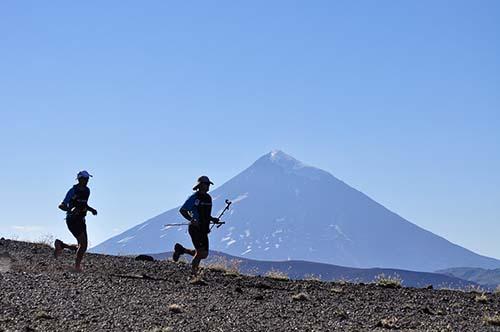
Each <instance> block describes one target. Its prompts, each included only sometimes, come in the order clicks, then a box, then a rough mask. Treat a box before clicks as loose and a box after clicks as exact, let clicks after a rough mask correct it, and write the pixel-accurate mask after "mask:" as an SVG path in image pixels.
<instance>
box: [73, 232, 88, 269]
mask: <svg viewBox="0 0 500 332" xmlns="http://www.w3.org/2000/svg"><path fill="white" fill-rule="evenodd" d="M77 240H78V250H77V251H76V259H75V270H76V271H82V259H83V255H84V254H85V252H86V251H87V245H88V241H87V231H84V232H82V234H80V236H78V237H77Z"/></svg>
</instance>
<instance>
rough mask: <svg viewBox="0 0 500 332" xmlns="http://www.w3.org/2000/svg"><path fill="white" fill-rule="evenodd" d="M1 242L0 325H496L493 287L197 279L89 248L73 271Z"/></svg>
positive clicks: (39, 250) (210, 275)
mask: <svg viewBox="0 0 500 332" xmlns="http://www.w3.org/2000/svg"><path fill="white" fill-rule="evenodd" d="M1 248H2V251H3V252H6V253H7V254H8V255H9V257H11V258H12V259H11V266H10V268H9V270H8V271H7V270H5V272H3V273H0V289H1V297H0V331H4V330H5V331H23V330H24V331H26V330H31V331H154V330H155V329H157V330H161V331H371V330H378V331H383V330H388V329H400V330H403V331H409V330H413V331H495V329H498V327H497V326H494V325H493V324H494V322H495V320H494V318H495V317H498V314H499V313H500V295H498V294H487V297H488V302H487V303H481V302H478V301H477V300H476V297H477V296H478V295H477V294H475V293H468V292H463V291H451V290H432V289H417V288H397V289H392V288H383V287H379V286H377V285H375V284H366V285H356V284H350V283H346V282H341V283H333V282H318V281H313V280H309V281H280V280H274V279H271V278H264V277H247V276H241V275H240V276H234V275H226V274H225V273H224V272H221V271H217V270H210V269H203V270H202V274H203V279H202V280H203V282H204V285H202V286H201V285H199V284H191V283H190V281H189V274H190V265H189V264H185V263H173V262H170V261H153V262H144V261H136V260H134V259H133V258H129V257H114V256H105V255H93V254H90V255H87V256H86V257H85V260H84V268H85V271H84V272H83V273H72V272H69V267H70V266H71V265H72V264H73V260H74V254H72V253H70V252H69V251H68V252H64V253H63V254H62V256H61V258H60V259H59V260H55V259H54V258H53V256H52V249H51V248H50V247H48V246H44V245H40V244H32V243H23V242H17V241H9V240H5V241H3V245H2V247H1ZM301 293H303V294H304V296H299V297H298V294H301ZM294 296H296V299H295V300H293V297H294ZM486 317H489V320H487V319H485V318H486ZM487 322H489V323H487Z"/></svg>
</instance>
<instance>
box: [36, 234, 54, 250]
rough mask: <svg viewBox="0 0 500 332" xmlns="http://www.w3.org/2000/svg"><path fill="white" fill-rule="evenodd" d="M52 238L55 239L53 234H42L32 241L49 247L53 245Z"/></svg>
mask: <svg viewBox="0 0 500 332" xmlns="http://www.w3.org/2000/svg"><path fill="white" fill-rule="evenodd" d="M54 240H55V238H54V235H52V234H43V235H40V237H39V238H38V239H37V240H36V241H34V243H38V244H43V245H46V246H49V247H53V246H54Z"/></svg>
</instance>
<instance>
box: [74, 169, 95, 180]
mask: <svg viewBox="0 0 500 332" xmlns="http://www.w3.org/2000/svg"><path fill="white" fill-rule="evenodd" d="M91 177H92V175H90V173H89V172H87V171H81V172H78V174H77V175H76V178H77V179H80V178H86V179H88V178H91Z"/></svg>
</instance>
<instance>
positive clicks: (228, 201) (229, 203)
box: [210, 199, 233, 230]
mask: <svg viewBox="0 0 500 332" xmlns="http://www.w3.org/2000/svg"><path fill="white" fill-rule="evenodd" d="M232 203H233V202H231V201H230V200H228V199H226V207H225V208H224V210H222V212H221V213H220V214H219V217H218V219H219V220H220V218H222V215H223V214H224V212H226V211H227V210H229V206H231V204H232ZM224 224H225V223H224V222H221V223H218V224H217V228H219V227H221V226H222V225H224ZM214 225H215V224H213V225H212V226H211V227H210V230H212V228H214Z"/></svg>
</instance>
